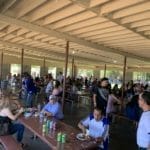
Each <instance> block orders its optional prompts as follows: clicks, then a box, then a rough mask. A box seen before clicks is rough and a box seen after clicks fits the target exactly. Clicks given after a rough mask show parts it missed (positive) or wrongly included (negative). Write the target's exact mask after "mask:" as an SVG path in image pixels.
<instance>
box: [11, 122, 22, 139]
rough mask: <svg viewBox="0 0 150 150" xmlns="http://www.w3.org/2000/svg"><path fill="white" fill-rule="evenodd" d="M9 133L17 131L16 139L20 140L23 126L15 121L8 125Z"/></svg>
mask: <svg viewBox="0 0 150 150" xmlns="http://www.w3.org/2000/svg"><path fill="white" fill-rule="evenodd" d="M9 133H10V134H14V133H17V141H18V142H21V141H22V139H23V133H24V126H23V125H22V124H19V123H16V124H13V123H12V124H10V126H9Z"/></svg>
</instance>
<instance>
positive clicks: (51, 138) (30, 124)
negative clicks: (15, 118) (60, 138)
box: [19, 116, 87, 150]
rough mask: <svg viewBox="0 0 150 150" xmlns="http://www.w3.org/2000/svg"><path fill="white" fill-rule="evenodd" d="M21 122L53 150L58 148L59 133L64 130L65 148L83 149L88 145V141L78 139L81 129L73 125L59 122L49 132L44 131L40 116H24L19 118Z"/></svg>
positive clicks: (71, 149) (70, 149)
mask: <svg viewBox="0 0 150 150" xmlns="http://www.w3.org/2000/svg"><path fill="white" fill-rule="evenodd" d="M19 122H20V123H22V124H23V125H24V126H25V127H26V128H28V129H29V130H30V131H31V132H33V133H34V134H35V135H36V136H38V137H39V138H40V139H41V140H42V141H43V142H45V143H47V144H48V145H49V147H50V148H51V149H53V150H58V143H57V139H56V138H57V133H59V132H62V133H65V134H67V140H66V143H65V144H63V149H64V150H81V149H83V147H84V145H86V146H87V144H86V143H87V141H79V140H78V139H76V134H77V133H79V132H80V131H79V130H77V129H75V128H73V127H72V126H70V125H68V124H66V123H64V122H62V121H58V122H57V127H56V130H55V131H54V130H53V131H51V132H49V133H48V134H44V135H43V133H42V123H40V121H39V118H38V117H29V118H25V117H24V116H22V117H20V118H19Z"/></svg>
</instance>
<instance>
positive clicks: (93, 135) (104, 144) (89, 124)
mask: <svg viewBox="0 0 150 150" xmlns="http://www.w3.org/2000/svg"><path fill="white" fill-rule="evenodd" d="M78 127H79V128H80V129H81V130H82V132H83V133H84V134H86V129H87V128H88V129H89V136H88V138H89V139H94V140H95V142H96V143H97V146H98V147H97V148H96V149H100V150H108V132H109V124H108V120H107V118H105V117H104V116H103V115H102V110H101V109H99V108H94V112H93V114H91V115H89V116H88V117H87V118H85V119H84V120H82V121H80V122H79V124H78Z"/></svg>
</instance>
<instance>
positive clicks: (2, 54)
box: [1, 51, 4, 81]
mask: <svg viewBox="0 0 150 150" xmlns="http://www.w3.org/2000/svg"><path fill="white" fill-rule="evenodd" d="M3 59H4V53H3V51H2V52H1V81H2V79H3Z"/></svg>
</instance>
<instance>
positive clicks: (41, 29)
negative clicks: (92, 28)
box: [0, 14, 150, 61]
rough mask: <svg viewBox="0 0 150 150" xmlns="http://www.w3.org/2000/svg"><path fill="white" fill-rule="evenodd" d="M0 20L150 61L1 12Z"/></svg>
mask: <svg viewBox="0 0 150 150" xmlns="http://www.w3.org/2000/svg"><path fill="white" fill-rule="evenodd" d="M0 20H1V21H4V22H7V23H9V24H15V25H18V26H19V27H23V28H27V29H29V30H31V31H35V32H40V33H44V34H46V35H49V36H53V37H57V38H60V39H65V40H66V41H71V42H75V43H78V44H80V45H84V46H87V47H91V48H94V49H99V50H102V51H105V52H112V53H116V54H120V55H123V56H127V57H131V58H135V59H140V60H144V61H150V59H149V58H147V57H140V56H137V55H134V54H131V53H127V52H123V51H121V50H119V49H113V48H109V47H105V46H103V45H100V44H95V43H92V42H89V41H86V40H83V39H78V38H76V37H74V36H70V35H67V34H65V33H60V32H57V31H54V30H51V29H46V28H44V27H41V26H38V25H34V24H31V23H28V22H25V21H21V20H17V19H14V18H11V17H8V16H5V15H2V14H0Z"/></svg>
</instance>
